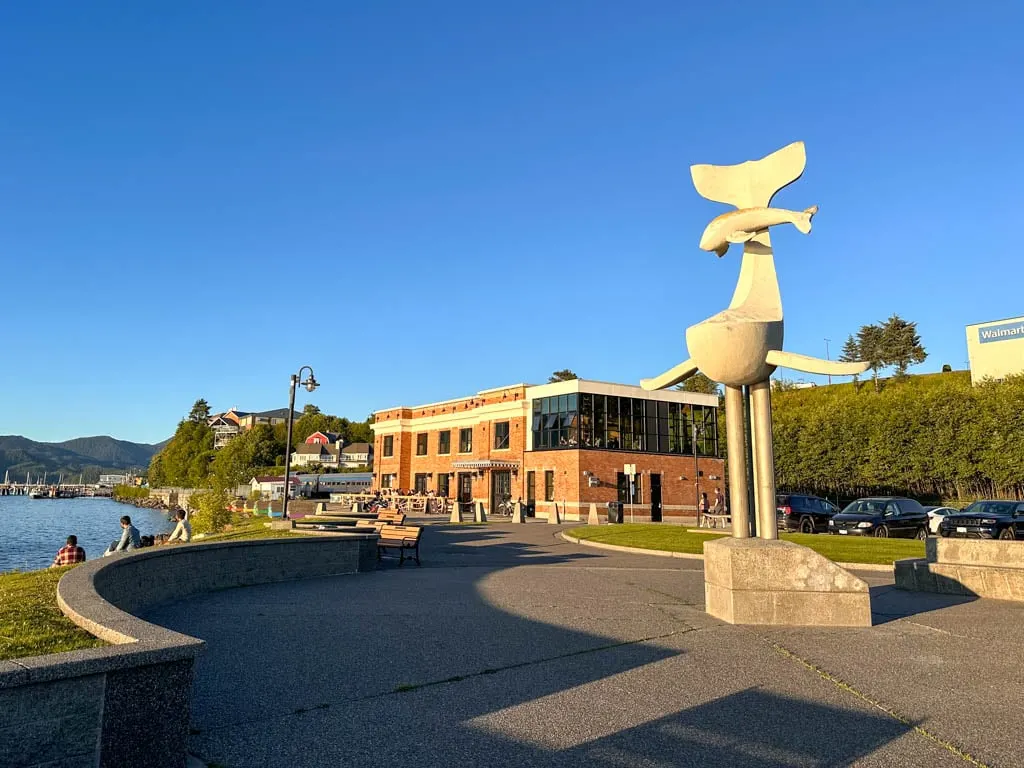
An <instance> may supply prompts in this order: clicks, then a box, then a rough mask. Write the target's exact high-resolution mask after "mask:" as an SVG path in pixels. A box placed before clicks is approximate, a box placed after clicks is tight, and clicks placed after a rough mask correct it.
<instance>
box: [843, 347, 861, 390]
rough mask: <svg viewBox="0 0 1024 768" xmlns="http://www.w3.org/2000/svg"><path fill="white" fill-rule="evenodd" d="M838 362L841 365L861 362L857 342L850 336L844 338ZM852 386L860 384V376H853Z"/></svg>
mask: <svg viewBox="0 0 1024 768" xmlns="http://www.w3.org/2000/svg"><path fill="white" fill-rule="evenodd" d="M839 360H840V362H843V363H859V362H860V360H861V356H860V346H859V345H858V344H857V340H856V339H855V338H854V337H853V335H852V334H851V335H850V336H847V337H846V343H845V344H843V351H842V352H840V353H839ZM853 383H854V385H855V386H856V385H858V384H859V383H860V376H857V375H854V377H853Z"/></svg>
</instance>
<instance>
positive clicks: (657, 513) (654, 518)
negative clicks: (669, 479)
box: [651, 473, 661, 523]
mask: <svg viewBox="0 0 1024 768" xmlns="http://www.w3.org/2000/svg"><path fill="white" fill-rule="evenodd" d="M651 522H652V523H660V522H661V475H655V474H653V473H652V474H651Z"/></svg>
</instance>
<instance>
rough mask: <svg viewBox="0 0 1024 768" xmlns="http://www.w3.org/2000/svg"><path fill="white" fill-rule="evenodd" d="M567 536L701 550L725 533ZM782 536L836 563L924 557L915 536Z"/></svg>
mask: <svg viewBox="0 0 1024 768" xmlns="http://www.w3.org/2000/svg"><path fill="white" fill-rule="evenodd" d="M568 534H569V535H570V536H577V537H579V538H581V539H587V540H588V541H598V542H601V543H603V544H617V545H619V546H622V547H639V548H641V549H659V550H664V551H668V552H688V553H690V554H695V555H699V554H702V553H703V552H704V542H705V541H707V540H708V538H711V537H714V536H724V535H726V534H725V533H723V532H721V531H719V532H713V531H709V530H704V529H699V528H683V527H682V526H677V525H659V524H658V523H646V524H641V523H638V524H635V525H628V524H627V525H594V526H590V525H588V526H583V527H582V528H573V529H570V530H569V531H568ZM781 538H783V539H785V540H786V541H792V542H794V543H795V544H802V545H803V546H805V547H808V548H810V549H813V550H814V551H815V552H817V553H818V554H821V555H824V556H825V557H827V558H828V559H829V560H834V561H835V562H838V563H871V564H879V565H890V564H892V562H893V561H894V560H901V559H903V558H905V557H924V542H923V541H916V540H914V539H874V538H859V537H846V536H829V535H827V534H809V533H808V534H805V533H784V534H782V536H781Z"/></svg>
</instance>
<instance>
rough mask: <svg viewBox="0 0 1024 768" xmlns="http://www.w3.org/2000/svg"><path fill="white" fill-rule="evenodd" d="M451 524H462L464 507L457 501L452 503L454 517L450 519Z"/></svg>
mask: <svg viewBox="0 0 1024 768" xmlns="http://www.w3.org/2000/svg"><path fill="white" fill-rule="evenodd" d="M448 522H450V523H461V522H462V505H461V504H460V503H459V500H458V499H456V500H455V501H453V502H452V515H451V517H449V518H448Z"/></svg>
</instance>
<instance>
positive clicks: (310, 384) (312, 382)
mask: <svg viewBox="0 0 1024 768" xmlns="http://www.w3.org/2000/svg"><path fill="white" fill-rule="evenodd" d="M302 384H303V386H305V387H306V391H307V392H312V391H313V390H314V389H316V388H317V387H319V386H320V384H319V383H318V382H317V380H316V379H315V378H314V377H313V374H312V373H310V374H309V378H308V379H306V380H305V381H304V382H302Z"/></svg>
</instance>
